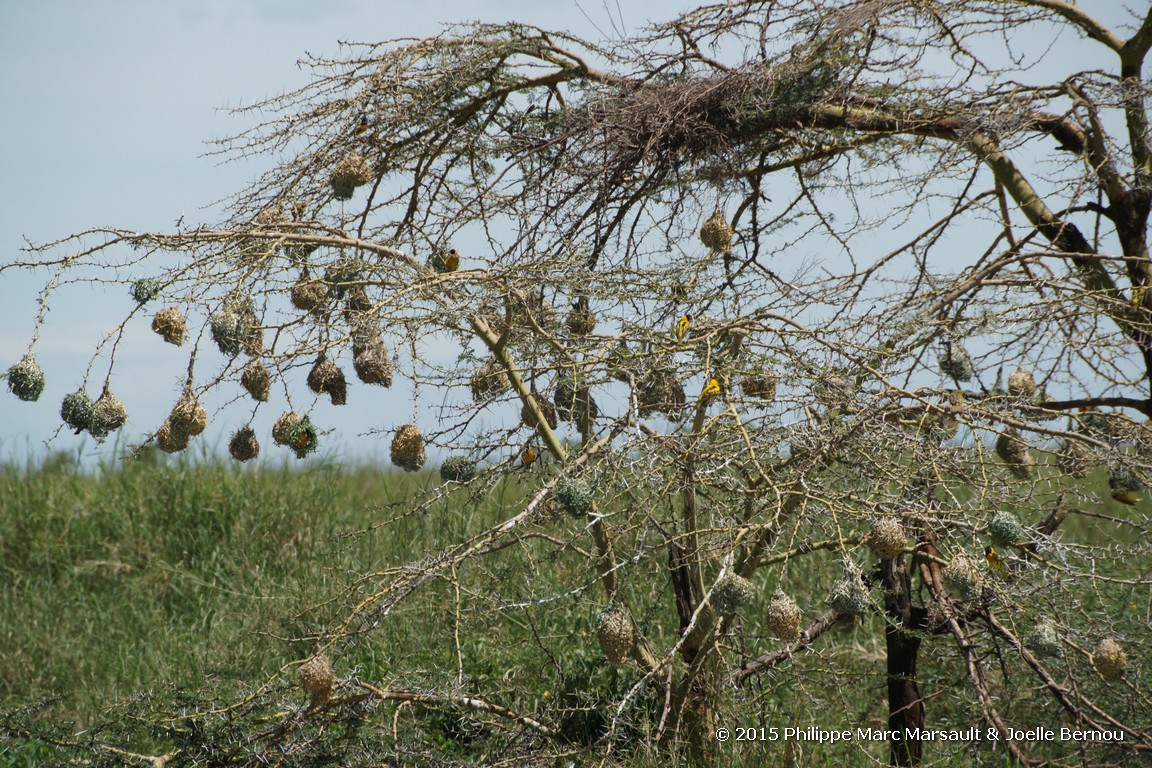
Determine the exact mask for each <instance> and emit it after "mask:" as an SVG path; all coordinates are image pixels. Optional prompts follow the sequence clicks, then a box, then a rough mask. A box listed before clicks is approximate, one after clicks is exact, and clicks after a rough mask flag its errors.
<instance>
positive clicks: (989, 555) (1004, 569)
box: [984, 546, 1008, 576]
mask: <svg viewBox="0 0 1152 768" xmlns="http://www.w3.org/2000/svg"><path fill="white" fill-rule="evenodd" d="M984 559H985V560H987V561H988V565H989V566H990V567H991V568H992V570H994V571H996V572H997V573H999V574H1000V575H1001V576H1006V575H1007V574H1008V566H1006V565H1004V561H1003V560H1001V559H1000V555H998V554H996V550H995V549H993V548H992V547H991V546H988V547H984Z"/></svg>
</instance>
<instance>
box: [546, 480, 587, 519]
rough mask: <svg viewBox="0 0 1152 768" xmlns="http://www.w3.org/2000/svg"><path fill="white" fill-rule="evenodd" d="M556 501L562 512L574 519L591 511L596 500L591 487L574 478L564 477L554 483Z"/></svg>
mask: <svg viewBox="0 0 1152 768" xmlns="http://www.w3.org/2000/svg"><path fill="white" fill-rule="evenodd" d="M555 494H556V500H557V501H558V502H560V506H561V507H563V509H564V511H565V512H567V513H568V514H570V515H572V516H574V517H583V516H584V515H587V514H588V513H589V512H591V511H592V502H593V500H594V499H595V498H596V494H595V492H593V490H592V486H590V485H589V484H588V483H586V482H584V481H583V480H580V479H579V478H575V477H564V478H561V479H560V481H559V482H558V483H556V489H555Z"/></svg>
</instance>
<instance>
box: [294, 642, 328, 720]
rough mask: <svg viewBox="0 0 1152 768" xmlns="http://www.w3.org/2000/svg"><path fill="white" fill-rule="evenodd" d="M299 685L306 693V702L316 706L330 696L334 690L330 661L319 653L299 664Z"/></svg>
mask: <svg viewBox="0 0 1152 768" xmlns="http://www.w3.org/2000/svg"><path fill="white" fill-rule="evenodd" d="M296 675H297V678H298V679H299V681H300V687H301V688H302V689H304V692H305V693H306V694H308V702H309V703H310V704H311V705H312V706H313V707H318V706H320V705H322V704H324V703H325V702H327V701H328V700H329V699H330V698H332V693H333V692H334V691H335V690H336V674H335V672H333V671H332V662H330V661H328V657H327V656H325V655H324V654H322V653H320V654H317V655H315V656H313V657H312V658H310V659H308V661H306V662H304V663H303V664H301V665H300V669H299V670H297V673H296Z"/></svg>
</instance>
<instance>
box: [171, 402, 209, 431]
mask: <svg viewBox="0 0 1152 768" xmlns="http://www.w3.org/2000/svg"><path fill="white" fill-rule="evenodd" d="M168 424H169V425H171V427H172V429H173V430H174V431H175V432H176V433H177V434H183V435H184V436H185V437H195V436H196V435H199V434H200V433H201V432H203V431H204V429H205V428H206V427H207V426H208V412H207V411H206V410H204V406H203V405H201V404H200V401H199V400H197V399H196V396H195V395H193V394H192V392H191V391H187V390H186V391H185V392H184V396H183V397H181V398H180V400H179V401H178V402H177V403H176V405H175V406H173V407H172V413H170V414H169V415H168Z"/></svg>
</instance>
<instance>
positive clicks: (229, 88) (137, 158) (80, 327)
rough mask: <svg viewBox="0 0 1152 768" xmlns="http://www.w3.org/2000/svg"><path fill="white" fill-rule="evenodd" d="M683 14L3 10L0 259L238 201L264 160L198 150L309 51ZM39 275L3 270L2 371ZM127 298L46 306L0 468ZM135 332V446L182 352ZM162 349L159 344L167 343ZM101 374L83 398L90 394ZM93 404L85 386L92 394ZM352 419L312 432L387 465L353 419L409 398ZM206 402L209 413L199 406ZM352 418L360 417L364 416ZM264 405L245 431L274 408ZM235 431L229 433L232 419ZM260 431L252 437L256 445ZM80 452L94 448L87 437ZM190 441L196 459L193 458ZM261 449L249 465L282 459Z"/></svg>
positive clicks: (384, 417)
mask: <svg viewBox="0 0 1152 768" xmlns="http://www.w3.org/2000/svg"><path fill="white" fill-rule="evenodd" d="M694 5H695V3H691V2H683V1H673V2H667V1H666V2H657V1H656V0H626V1H624V2H620V3H619V4H617V3H612V4H611V5H610V8H611V10H608V7H609V6H605V5H603V4H601V3H600V2H599V0H587V1H586V2H583V3H582V4H577V3H576V2H574V0H548V1H544V2H541V1H539V0H537V1H535V2H532V1H529V0H485V1H484V2H463V1H461V0H441V1H440V2H437V3H410V2H385V1H382V0H377V1H376V2H370V1H369V0H328V2H323V3H320V2H315V0H307V1H305V0H279V1H277V0H246V1H245V0H197V1H196V2H188V1H186V0H178V1H173V2H157V1H156V0H104V1H103V2H98V3H93V2H81V1H79V0H75V1H66V0H55V1H53V0H44V1H42V2H32V1H31V0H29V1H27V2H23V1H19V0H3V2H0V71H3V72H4V73H5V74H4V77H3V78H0V103H2V104H4V106H5V109H4V112H5V116H6V117H5V120H4V122H3V128H2V129H0V137H2V139H0V177H2V178H3V193H2V194H3V200H2V201H0V259H4V260H5V261H11V260H14V259H17V258H19V257H20V254H19V249H20V247H21V246H22V245H23V243H24V238H25V237H27V238H29V239H30V240H32V241H34V242H46V241H51V240H54V239H58V238H62V237H65V236H66V235H68V234H70V233H73V232H77V231H80V230H84V229H87V228H91V227H98V226H118V227H124V228H130V229H136V230H141V231H144V230H161V231H166V230H170V229H171V228H172V225H173V222H174V221H175V220H176V219H177V218H178V217H180V216H181V215H185V216H186V217H187V220H188V221H189V222H193V221H207V222H211V221H213V220H214V219H215V218H216V211H215V210H213V209H209V210H203V209H204V207H205V206H208V205H210V204H211V203H212V202H213V201H215V200H218V199H220V198H223V197H225V196H227V195H228V194H230V193H232V192H234V191H236V190H238V189H240V188H242V187H243V186H244V185H245V184H246V183H247V182H249V181H250V180H252V179H253V178H254V177H255V176H256V175H257V174H258V173H259V171H261V170H262V169H263V168H264V165H263V164H262V162H261V161H259V160H257V161H252V162H238V163H232V164H228V165H218V164H217V163H216V161H215V160H213V159H211V158H206V157H202V155H203V153H204V152H205V151H206V149H207V147H206V145H205V142H206V141H208V140H211V139H213V138H219V137H223V136H226V135H229V134H232V133H235V132H237V131H239V130H241V129H243V128H244V127H247V125H248V124H247V123H246V122H244V121H243V120H241V119H238V118H235V117H233V116H231V115H229V114H228V112H227V109H228V108H229V107H234V106H238V105H241V104H245V103H249V102H252V101H255V100H258V99H262V98H265V97H268V96H271V95H275V94H277V93H279V92H281V91H284V90H287V89H290V88H293V87H298V86H300V85H302V84H303V83H304V82H306V78H307V73H306V72H305V71H303V70H301V69H299V68H297V67H296V66H295V64H296V61H297V60H298V59H299V58H301V57H302V56H303V55H304V54H305V52H309V53H313V54H320V55H330V56H333V55H336V54H337V53H338V46H337V41H338V40H348V41H360V42H375V41H380V40H384V39H389V38H396V37H406V36H430V35H434V34H437V33H438V32H439V31H440V30H441V27H442V25H444V24H451V23H455V22H460V21H466V20H473V19H475V20H482V21H492V22H500V21H509V20H514V21H518V22H526V23H533V24H537V25H539V26H542V27H546V28H552V29H562V30H567V31H572V32H575V33H577V34H582V35H586V36H589V37H591V38H592V39H596V40H600V39H603V37H602V35H601V32H599V31H597V29H596V28H595V26H594V24H595V25H596V26H599V27H600V29H601V30H602V31H603V32H604V33H606V34H612V26H613V22H614V20H616V23H617V24H619V20H621V19H622V21H623V25H624V27H625V28H626V29H627V30H628V31H636V30H637V29H638V28H640V27H642V26H644V25H645V24H647V23H648V21H649V20H650V19H653V20H663V19H665V18H669V17H670V16H672V15H674V14H675V13H676V12H677V11H679V10H682V9H685V8H689V7H692V6H694ZM46 277H47V274H46V273H43V272H41V273H38V274H28V273H17V272H8V273H5V274H4V275H3V277H2V278H0V369H7V368H8V366H10V365H12V364H13V363H14V362H16V361H17V360H19V359H20V357H21V356H22V355H23V354H24V352H25V350H26V347H27V344H28V341H29V338H30V336H31V334H32V331H33V320H34V317H35V300H36V293H37V292H38V291H39V289H40V287H41V286H42V285H43V283H44V280H45V279H46ZM126 302H127V297H126V295H125V294H124V289H123V287H122V286H119V285H118V286H112V287H109V288H108V289H107V290H103V289H100V288H98V287H97V288H92V289H87V288H73V289H72V290H69V291H68V292H67V293H64V294H61V298H60V299H58V300H57V301H56V302H55V303H54V304H53V309H52V312H51V313H50V316H49V321H48V324H47V326H46V328H45V330H44V332H43V335H42V339H41V341H40V343H39V344H38V345H37V348H36V352H37V357H38V359H39V361H40V363H41V365H42V366H43V367H44V369H45V372H46V375H47V388H46V389H45V391H44V393H43V395H42V396H41V398H40V400H39V402H36V403H23V402H20V401H18V400H17V399H16V398H15V397H13V396H12V395H11V394H9V393H8V392H7V388H6V387H4V386H3V385H0V388H2V389H3V391H2V392H0V460H12V459H15V460H21V459H22V457H23V456H25V455H26V454H27V452H28V451H33V452H37V453H39V452H42V451H43V450H44V449H45V446H44V441H45V440H47V439H49V438H50V437H52V435H53V432H54V431H55V430H56V428H57V426H58V425H59V417H58V412H59V404H60V400H61V398H62V397H63V396H64V395H65V394H66V393H68V392H70V391H72V390H73V389H75V387H76V385H77V383H78V382H79V381H80V380H81V378H82V376H83V373H84V369H85V367H86V365H87V361H88V355H89V353H90V351H91V349H92V348H93V346H94V344H95V343H96V341H97V340H98V339H99V338H100V334H101V332H103V331H106V330H108V329H109V328H110V327H112V326H113V325H114V324H115V322H117V321H118V320H119V319H121V318H122V317H123V314H124V312H125V311H126V309H127V308H128V306H129V305H128V304H127V303H126ZM145 326H146V323H145V324H143V325H141V327H139V328H134V331H133V332H130V333H129V335H128V339H127V344H126V346H125V349H124V352H123V353H122V355H121V356H120V363H119V364H118V366H117V372H116V373H115V374H114V378H113V388H114V390H115V391H116V392H117V393H118V394H119V395H120V396H121V397H122V399H124V401H125V402H126V403H127V404H128V406H129V408H130V410H131V420H130V421H129V424H128V425H127V427H125V429H124V430H123V439H125V440H127V441H130V442H132V441H139V440H140V439H141V437H142V436H144V435H146V434H148V433H150V432H151V431H152V430H154V429H155V427H156V426H157V425H158V424H159V423H160V422H161V421H162V420H163V418H164V416H165V414H166V412H167V410H168V408H170V407H171V403H172V402H173V400H174V399H175V394H174V388H175V386H176V383H175V380H176V377H177V376H178V374H179V370H180V366H181V365H182V364H181V363H180V360H182V359H186V351H183V350H176V349H175V348H172V347H168V345H163V344H157V343H155V342H156V338H155V337H154V336H153V335H152V334H151V332H150V331H149V330H148V329H147V328H146V327H145ZM165 347H167V348H165ZM102 378H103V374H102V372H101V373H100V374H99V375H97V376H94V377H93V379H94V380H95V383H93V382H90V383H89V389H90V390H92V389H93V388H95V389H96V390H98V388H99V384H98V381H99V380H102ZM92 394H93V396H95V395H97V394H98V391H93V392H92ZM355 395H356V397H357V398H361V401H360V402H361V404H362V407H361V408H357V409H356V412H353V411H352V409H351V407H348V408H344V409H341V408H333V407H331V406H329V405H328V404H327V403H322V404H321V405H319V406H318V407H317V412H316V414H315V416H314V418H315V420H316V421H317V422H319V423H321V424H322V426H326V427H336V428H339V432H340V437H339V438H336V437H335V436H333V437H329V438H328V439H327V440H326V444H325V447H326V448H332V449H336V450H335V453H334V455H335V456H337V457H340V456H355V457H357V458H365V459H367V458H369V457H372V456H374V455H375V456H379V455H382V454H383V453H384V452H386V450H387V445H386V443H382V442H381V440H380V439H379V438H357V437H355V435H356V433H357V432H360V431H363V430H364V429H365V427H366V424H372V425H375V426H380V427H384V428H388V427H389V426H390V425H391V424H393V423H399V422H402V421H406V420H407V419H408V418H409V417H410V416H411V413H412V404H411V398H410V394H408V393H406V392H405V391H403V389H402V388H399V387H398V388H395V389H393V390H391V391H385V390H380V389H379V388H374V387H357V388H356V391H355ZM208 404H209V406H210V412H211V410H212V409H211V405H212V403H211V402H209V403H208ZM365 409H368V412H369V413H371V414H373V415H372V416H371V417H368V418H365ZM279 410H280V409H279V407H278V406H277V404H275V403H272V404H270V407H266V408H264V409H263V413H262V416H261V417H260V418H259V419H258V424H257V427H258V429H259V426H260V425H261V424H262V423H263V421H265V420H269V422H268V424H269V425H270V423H271V422H270V419H274V418H275V416H276V415H277V414H278V413H279ZM246 414H247V410H246V409H243V410H239V411H231V409H230V412H229V413H228V415H229V416H230V418H228V419H227V424H224V423H223V421H224V419H221V420H218V421H217V422H216V423H215V424H214V425H213V426H214V427H216V428H215V429H214V428H213V427H212V426H210V428H209V431H208V432H207V433H206V434H205V435H204V436H203V437H202V438H200V444H201V445H204V444H206V443H215V444H217V445H221V444H222V443H223V442H224V441H226V439H227V433H225V434H221V432H220V430H224V429H227V430H231V429H233V428H235V427H236V426H239V424H242V423H243V421H244V420H245V419H246ZM236 421H239V424H237V423H233V422H236ZM267 426H268V425H264V427H265V433H264V434H266V429H267ZM80 441H81V438H77V437H74V436H72V435H71V434H70V433H69V432H67V431H65V432H64V433H62V434H60V435H59V436H57V437H55V439H53V440H52V442H51V444H50V446H49V448H50V449H53V450H57V449H58V450H73V449H75V448H76V447H77V446H79V445H81V442H80ZM83 445H84V446H85V452H86V453H87V454H89V455H91V454H93V453H94V452H96V451H97V450H99V452H100V453H102V454H103V455H111V453H110V450H109V448H108V447H105V448H103V449H97V447H96V446H95V444H94V442H93V441H92V440H91V439H90V438H89V439H87V440H86V441H85V442H84V443H83ZM197 448H199V446H194V448H193V450H196V449H197ZM282 453H283V452H282V451H278V450H274V449H273V446H271V445H270V441H266V445H265V451H264V454H263V455H262V456H261V459H262V460H263V459H265V458H272V459H273V460H276V461H278V460H280V458H281V454H282Z"/></svg>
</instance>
